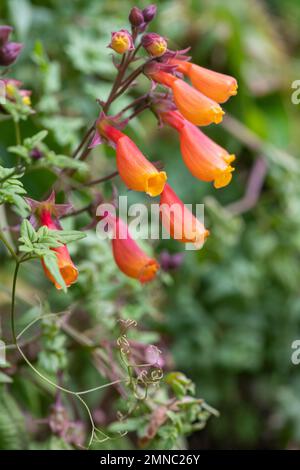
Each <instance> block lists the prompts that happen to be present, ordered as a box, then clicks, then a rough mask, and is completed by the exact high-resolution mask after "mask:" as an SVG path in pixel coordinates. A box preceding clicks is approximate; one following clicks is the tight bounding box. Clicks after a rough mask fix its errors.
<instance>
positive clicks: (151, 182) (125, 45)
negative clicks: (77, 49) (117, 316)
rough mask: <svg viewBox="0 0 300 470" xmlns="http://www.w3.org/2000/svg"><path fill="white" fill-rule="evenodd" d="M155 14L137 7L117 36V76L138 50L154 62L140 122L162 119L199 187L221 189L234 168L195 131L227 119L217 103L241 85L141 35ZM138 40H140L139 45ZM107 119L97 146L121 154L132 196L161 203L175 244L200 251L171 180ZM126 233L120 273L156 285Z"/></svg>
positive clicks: (202, 233) (200, 228)
mask: <svg viewBox="0 0 300 470" xmlns="http://www.w3.org/2000/svg"><path fill="white" fill-rule="evenodd" d="M150 10H151V13H152V14H151V15H150V16H151V19H150V20H149V18H148V17H147V14H146V18H147V21H145V11H146V13H147V12H148V11H150ZM155 12H156V9H155V8H154V6H150V7H149V8H148V10H147V9H146V10H143V11H141V10H140V9H138V8H137V7H134V8H133V9H132V10H131V12H130V15H129V20H130V23H131V25H132V31H131V33H130V32H129V31H128V30H124V29H122V30H120V31H118V32H114V33H112V40H111V43H110V47H111V48H112V49H113V50H114V51H115V52H117V53H118V54H123V58H122V61H121V63H120V64H119V66H118V68H119V74H120V69H121V70H122V66H123V64H124V63H125V64H126V62H128V59H129V63H130V57H131V58H133V57H135V54H136V53H137V51H138V49H139V48H140V47H143V48H144V50H145V51H146V52H147V54H148V55H149V57H150V58H149V60H147V61H146V63H145V64H144V65H143V67H142V68H140V70H141V72H142V73H144V74H145V75H146V76H147V77H148V78H149V79H150V80H151V81H152V83H153V85H152V88H151V92H149V93H148V95H147V97H146V98H145V99H143V97H142V98H141V99H140V103H138V104H137V106H136V114H137V113H138V112H139V110H141V111H143V110H144V109H147V108H148V109H150V110H151V111H152V112H153V113H154V114H155V115H156V116H157V117H158V119H159V122H160V123H163V124H166V125H169V126H171V127H172V128H174V129H175V130H176V131H177V132H178V134H179V139H180V148H181V153H182V158H183V160H184V163H185V165H186V166H187V168H188V169H189V171H190V172H191V173H192V175H193V176H195V177H196V178H198V179H200V180H202V181H206V182H213V184H214V186H215V188H222V187H224V186H226V185H228V184H229V182H230V181H231V179H232V172H233V171H234V168H233V167H232V165H231V163H232V162H233V161H234V159H235V156H234V155H232V154H229V153H228V152H227V151H226V150H225V149H223V148H222V147H221V146H219V145H218V144H217V143H215V142H213V141H212V140H211V139H210V138H209V137H207V136H206V135H205V134H204V133H203V132H202V131H201V130H200V129H199V127H198V126H207V125H210V124H212V123H215V124H218V123H220V122H221V121H222V118H223V115H224V111H223V109H222V108H221V106H220V103H224V102H226V101H227V100H228V99H229V98H230V96H233V95H235V94H236V93H237V82H236V80H235V79H234V78H233V77H230V76H228V75H224V74H221V73H218V72H214V71H212V70H208V69H205V68H203V67H200V66H198V65H196V64H193V63H192V62H190V60H189V57H188V56H186V55H185V53H186V50H185V51H172V50H169V49H168V43H167V40H166V38H164V37H162V36H160V35H159V34H157V33H144V32H145V28H146V26H147V23H149V22H150V21H151V20H152V19H153V17H154V14H155ZM139 34H141V39H140V42H139V43H138V44H137V38H138V36H139ZM136 76H138V74H136ZM136 76H134V78H136ZM184 78H187V79H188V81H189V82H190V83H188V81H186V80H184ZM127 80H128V79H127ZM158 84H159V85H162V86H164V87H166V88H167V89H168V93H167V94H166V93H164V94H162V93H158V92H156V91H155V89H156V86H157V85H158ZM129 85H130V81H128V86H129ZM170 92H171V93H170ZM138 101H139V100H136V102H138ZM103 111H104V112H102V113H101V114H100V117H99V119H98V120H97V125H96V127H97V131H96V137H94V141H97V143H98V142H99V141H106V142H107V143H108V144H109V145H111V146H112V147H113V148H114V149H115V150H116V164H117V169H118V173H119V175H120V177H121V179H122V181H123V182H124V184H125V185H126V186H127V188H128V189H131V190H134V191H143V192H145V193H146V194H147V195H149V196H151V197H155V196H160V215H161V220H162V225H163V226H164V228H165V229H166V230H167V231H169V233H170V235H171V237H173V238H174V239H176V240H178V241H180V242H183V243H194V244H195V245H196V247H201V246H202V245H203V243H204V241H205V239H206V237H207V236H208V234H209V232H208V230H207V229H206V228H205V227H204V225H203V224H202V223H201V222H200V221H199V220H197V219H196V217H194V215H193V214H192V213H191V212H190V210H189V209H187V207H186V206H185V205H184V204H183V202H182V201H181V200H180V199H179V198H178V196H177V195H176V193H175V191H174V189H172V188H171V187H170V185H169V184H168V183H167V182H166V181H167V174H166V172H165V171H159V169H157V168H156V166H155V165H154V164H153V163H151V162H150V161H149V160H148V159H147V158H146V157H145V156H144V154H143V153H142V152H141V150H140V149H139V148H138V147H137V146H136V144H135V143H134V142H133V141H132V140H131V139H130V138H129V137H128V136H127V135H126V134H125V133H124V132H122V131H121V130H120V129H123V127H124V126H125V125H126V124H127V121H126V120H125V121H123V122H121V121H120V120H118V116H115V117H113V116H109V115H108V114H107V113H106V111H107V108H106V107H105V106H104V107H103ZM97 133H98V134H97ZM95 139H96V140H95ZM174 208H175V209H176V210H175V209H174ZM120 223H121V224H122V227H123V224H124V223H123V222H121V221H120V219H118V221H117V224H115V226H116V227H117V229H116V228H115V233H117V232H118V227H119V225H120ZM124 230H125V228H124ZM126 233H127V236H126V237H125V238H124V239H123V240H122V242H121V241H120V240H119V238H118V236H116V237H115V238H114V240H113V243H112V244H113V253H114V257H115V260H116V263H117V265H118V266H119V268H120V269H121V270H122V271H123V272H125V273H126V274H127V275H128V276H131V277H134V278H137V279H139V280H141V281H142V282H145V281H147V280H150V279H152V278H153V277H154V276H155V273H156V272H157V269H158V263H155V262H154V260H149V258H148V257H147V256H146V255H145V254H143V253H142V252H141V250H140V248H138V246H137V244H136V243H135V242H134V241H133V240H132V239H131V237H130V235H129V234H128V232H126ZM149 263H150V264H149ZM145 272H146V273H147V275H145Z"/></svg>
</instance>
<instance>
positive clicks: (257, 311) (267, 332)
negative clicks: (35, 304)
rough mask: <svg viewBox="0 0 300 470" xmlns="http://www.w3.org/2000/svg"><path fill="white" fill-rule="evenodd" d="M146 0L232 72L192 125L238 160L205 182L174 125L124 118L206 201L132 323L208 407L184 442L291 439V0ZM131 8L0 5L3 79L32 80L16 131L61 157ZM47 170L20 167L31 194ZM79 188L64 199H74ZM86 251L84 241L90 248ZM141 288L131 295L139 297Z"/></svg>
mask: <svg viewBox="0 0 300 470" xmlns="http://www.w3.org/2000/svg"><path fill="white" fill-rule="evenodd" d="M156 3H157V6H158V15H157V18H156V20H155V21H154V22H153V25H152V26H151V30H154V31H156V32H159V33H160V34H162V35H165V36H167V37H168V39H169V47H170V48H172V49H178V48H179V49H182V48H185V47H187V46H191V55H192V57H193V62H195V63H197V64H200V65H204V66H207V67H209V68H212V69H214V70H217V71H219V72H224V73H229V74H230V75H233V76H235V77H236V78H237V80H238V82H239V93H238V95H237V96H236V97H234V98H232V99H231V100H230V101H229V102H228V103H226V104H225V106H224V109H225V111H226V112H227V115H228V119H225V120H224V125H220V126H210V127H209V128H206V129H205V132H207V134H208V135H210V136H211V137H213V138H214V139H215V140H216V141H217V142H218V143H219V144H221V145H223V146H224V147H225V148H226V149H228V150H230V153H235V154H236V155H237V161H236V171H235V174H234V178H233V181H232V183H231V184H230V186H228V187H227V188H225V189H222V190H219V191H216V190H215V189H213V188H212V187H211V186H210V185H209V184H206V183H201V182H200V181H197V180H196V179H194V178H193V177H192V176H191V175H190V174H189V173H188V170H187V169H186V168H185V167H184V165H183V163H182V159H181V155H180V151H179V145H178V140H177V136H175V134H174V133H173V132H172V131H171V130H169V129H163V130H158V128H157V124H156V121H155V119H154V118H153V117H152V116H151V115H150V113H149V114H148V113H145V114H144V115H142V116H141V117H139V118H138V119H137V120H135V121H134V122H133V123H132V124H131V129H130V135H132V136H134V139H135V141H136V142H137V143H140V145H141V146H142V148H143V149H144V150H145V151H146V153H147V154H148V155H149V156H150V157H151V159H152V160H153V161H157V160H161V161H163V162H164V164H165V167H166V171H167V172H168V175H169V180H170V183H171V184H172V185H173V186H174V188H176V191H177V193H178V195H179V196H180V197H181V198H182V199H183V200H184V201H185V202H186V203H200V202H204V203H205V217H206V225H207V226H208V227H209V229H210V231H211V236H210V237H209V239H208V241H207V243H206V244H205V247H204V248H203V249H202V250H201V251H199V252H185V254H184V261H183V264H182V266H181V267H180V269H178V270H176V272H172V273H171V274H170V275H169V276H168V277H166V279H162V281H161V285H160V288H159V289H160V298H159V307H158V310H159V315H151V313H149V314H147V313H146V320H145V321H146V324H147V325H148V327H151V328H152V329H153V331H155V332H156V334H158V335H160V338H163V339H161V341H162V342H163V343H164V344H165V345H166V349H168V350H169V351H170V352H171V354H172V357H173V359H172V361H173V364H174V367H175V368H176V369H178V370H182V371H183V372H185V373H186V374H187V375H188V376H189V377H190V378H191V379H192V380H193V381H194V382H195V384H196V386H197V391H198V394H200V396H201V397H204V398H205V400H206V401H208V403H210V404H211V405H212V406H214V407H215V408H217V409H218V410H219V411H220V417H219V418H213V419H212V420H210V421H209V423H208V425H207V427H206V428H205V429H204V430H203V431H201V432H199V433H197V432H196V433H194V434H192V435H191V436H190V437H189V444H190V446H191V448H196V449H198V448H251V449H254V448H288V447H291V448H299V446H300V398H299V397H300V375H299V373H300V365H299V366H296V365H293V364H292V362H291V354H292V349H291V344H292V342H293V341H294V340H295V339H300V296H299V294H300V282H299V281H300V274H299V272H300V271H299V253H300V198H299V197H300V185H299V181H300V179H299V177H300V160H299V145H300V133H299V126H300V117H299V116H300V115H299V106H297V105H293V104H292V102H291V93H292V88H291V84H292V82H293V81H294V80H296V79H300V60H299V53H298V51H299V47H300V36H299V24H300V3H299V1H298V0H285V1H284V2H282V1H280V0H268V1H267V0H265V1H262V0H261V1H259V0H253V1H251V2H249V1H246V0H228V1H226V2H224V1H223V0H207V1H205V0H194V1H193V0H186V1H182V0H178V1H177V0H166V1H163V0H162V1H158V2H156ZM134 5H137V6H139V7H144V6H145V5H147V2H144V1H139V2H131V1H127V0H122V1H121V0H118V1H115V0H109V1H102V0H72V1H70V0H65V1H61V0H43V1H42V0H9V1H8V0H2V2H1V6H0V18H1V23H4V24H5V23H8V24H12V25H13V26H14V28H15V38H17V39H18V40H19V41H22V42H24V43H25V49H24V51H23V53H22V55H21V57H20V59H19V61H18V63H17V65H16V66H15V67H14V70H13V75H14V77H15V78H18V79H20V80H22V81H23V82H24V85H25V88H31V89H32V90H33V97H32V102H33V107H34V108H35V109H36V110H37V111H38V115H37V116H33V118H32V119H31V120H30V121H28V122H26V123H25V124H24V125H23V129H22V131H23V133H24V135H25V136H26V135H32V134H33V133H34V132H37V131H38V130H40V129H41V128H43V127H45V128H47V129H49V130H50V135H49V138H48V141H47V143H48V145H49V146H50V147H53V148H54V149H63V151H64V153H65V154H69V153H70V150H71V149H72V148H74V146H75V145H76V142H78V140H79V138H80V136H81V135H82V134H83V131H84V129H85V127H86V125H87V123H90V122H92V120H93V119H94V117H95V116H96V115H97V113H98V106H97V104H96V102H95V99H96V98H102V99H105V96H107V93H108V91H109V86H110V83H111V80H112V78H113V75H114V68H113V66H112V64H111V56H110V50H109V49H107V48H106V46H107V44H108V43H109V38H110V32H111V31H115V30H117V29H119V28H122V27H127V15H128V11H129V9H130V7H132V6H134ZM43 54H47V56H48V58H49V62H47V64H48V65H47V64H46V65H45V64H43V61H42V57H43ZM145 83H146V82H145ZM145 83H144V82H143V80H142V81H141V84H140V85H139V87H140V89H141V90H142V89H143V87H144V86H145ZM132 93H133V95H134V94H135V93H136V92H135V91H133V92H132ZM126 99H128V98H124V99H122V100H121V102H120V103H119V102H116V107H115V108H114V110H115V111H117V110H119V109H120V108H121V107H122V105H123V104H124V103H125V104H126ZM0 136H1V137H0V150H1V155H2V158H3V160H6V162H8V161H9V156H8V154H7V153H6V151H5V148H6V147H7V145H12V141H13V139H14V137H13V129H12V128H11V126H9V124H8V123H7V122H3V123H1V134H0ZM112 155H113V154H112V153H111V152H109V151H107V149H104V150H103V149H102V148H98V149H96V150H95V151H94V153H93V162H94V163H93V165H94V166H93V170H90V171H91V174H92V175H93V174H94V175H95V172H98V173H99V176H101V175H105V174H107V173H109V171H110V169H112V170H113V169H114V160H113V158H111V157H112ZM54 179H55V178H54V176H53V175H52V174H51V173H49V172H45V171H39V170H37V171H34V170H33V171H32V172H31V173H29V174H27V175H26V176H25V177H24V183H25V186H26V188H27V189H28V192H29V194H30V195H31V196H32V197H35V198H38V197H41V196H42V195H43V194H44V193H45V191H46V190H47V189H48V188H50V187H51V184H52V182H53V181H54ZM119 188H120V192H121V193H124V194H125V193H126V191H125V190H124V187H123V186H122V185H121V184H119ZM107 191H109V188H107ZM245 195H247V196H246V198H245ZM76 197H77V199H76ZM76 197H75V200H74V201H75V203H76V202H78V201H81V200H82V199H81V198H82V195H81V196H79V195H77V196H76ZM130 198H131V200H132V201H139V200H142V197H141V196H139V197H137V196H136V195H133V194H131V195H130ZM79 205H80V204H79ZM82 243H83V245H84V242H82ZM84 246H85V248H87V252H89V249H88V246H86V245H84ZM164 249H167V250H168V251H169V252H170V253H177V252H178V251H180V250H182V249H183V248H182V247H181V246H179V245H178V244H177V243H175V242H171V241H165V242H162V243H160V244H159V245H158V246H157V247H156V251H157V252H159V251H162V250H164ZM74 250H75V248H74ZM104 251H105V250H104ZM95 252H96V249H95V246H93V251H92V252H91V251H90V257H91V259H93V256H95V255H93V253H94V254H95ZM91 253H92V254H91ZM100 261H101V260H100ZM8 269H9V268H8ZM36 269H37V268H36ZM99 269H100V268H99ZM109 275H110V274H108V275H107V278H106V280H107V279H108V277H109ZM24 282H27V281H26V280H24ZM34 282H36V281H34ZM38 282H40V281H38ZM104 283H105V281H104ZM83 284H84V279H83V281H82V285H83ZM104 285H105V284H104ZM24 289H25V290H26V289H27V291H26V292H27V293H28V288H27V287H26V286H25V287H24ZM77 289H78V291H76V292H75V298H76V296H77V298H78V297H82V296H83V298H84V299H85V300H84V302H85V303H86V305H88V306H87V308H90V303H89V302H92V300H93V299H94V302H96V303H97V302H104V300H103V299H102V300H101V298H100V297H101V295H102V293H101V289H99V290H98V291H97V290H94V291H93V292H86V290H85V291H84V288H83V287H82V286H81V290H80V287H78V288H77ZM98 294H99V296H100V297H99V299H100V300H99V299H97V295H98ZM49 295H50V294H49ZM138 295H139V296H140V297H138V299H140V300H139V302H140V304H139V305H141V303H143V302H145V299H144V297H143V292H140V291H139V293H138ZM84 296H85V297H84ZM91 297H93V299H92V300H91ZM150 297H151V296H150ZM95 298H96V299H97V300H95ZM50 299H51V295H50ZM142 299H143V300H142ZM105 301H106V300H105ZM53 302H54V305H55V308H56V310H57V309H58V308H59V307H60V306H61V302H62V301H61V300H57V297H53ZM149 302H150V303H151V302H152V300H151V299H150V300H149ZM129 303H130V302H129ZM62 305H64V304H63V302H62ZM150 306H151V305H148V308H149V310H151V308H150ZM128 308H129V307H128ZM136 308H138V307H136ZM139 308H141V307H139ZM133 312H134V310H133V306H132V308H131V310H130V315H131V316H132V315H135V313H133ZM143 314H144V313H143ZM99 315H100V314H99ZM136 318H140V314H139V313H136ZM106 320H107V322H109V314H107V317H106ZM110 321H111V320H110ZM82 360H83V359H82ZM82 383H83V384H85V382H84V378H83V379H82ZM20 390H21V391H19V392H18V391H17V392H16V396H18V394H19V395H22V393H25V392H24V386H23V388H22V387H20ZM22 390H23V392H22ZM20 402H21V403H22V399H21V398H20ZM27 404H28V403H27ZM41 406H42V404H41ZM37 413H38V412H37Z"/></svg>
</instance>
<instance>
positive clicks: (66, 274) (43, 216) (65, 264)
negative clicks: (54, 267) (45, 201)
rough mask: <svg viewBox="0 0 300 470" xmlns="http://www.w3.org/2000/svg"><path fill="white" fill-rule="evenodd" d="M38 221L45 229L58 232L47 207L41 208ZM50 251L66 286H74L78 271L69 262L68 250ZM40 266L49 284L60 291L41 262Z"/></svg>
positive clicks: (62, 247)
mask: <svg viewBox="0 0 300 470" xmlns="http://www.w3.org/2000/svg"><path fill="white" fill-rule="evenodd" d="M40 221H41V225H46V227H48V228H49V229H50V230H60V226H59V224H58V223H57V222H56V221H55V220H53V218H52V216H51V211H49V210H47V207H45V208H41V212H40ZM52 250H53V251H55V253H56V257H57V263H58V267H59V270H60V274H61V276H62V277H63V279H64V281H65V283H66V286H67V287H69V286H70V285H71V284H74V282H76V281H77V278H78V270H77V268H76V266H75V265H74V264H73V261H72V260H71V257H70V254H69V250H68V248H67V247H66V245H63V246H59V247H58V248H52ZM42 266H43V268H44V272H45V274H46V276H47V277H48V279H50V281H51V282H53V284H54V285H55V287H56V289H61V286H60V285H59V284H58V283H57V282H56V281H55V279H54V278H53V276H52V274H51V273H50V272H49V270H48V269H47V267H46V265H45V263H44V261H43V260H42Z"/></svg>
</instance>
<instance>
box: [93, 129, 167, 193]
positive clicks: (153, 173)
mask: <svg viewBox="0 0 300 470" xmlns="http://www.w3.org/2000/svg"><path fill="white" fill-rule="evenodd" d="M98 131H99V133H100V135H104V136H105V137H106V138H108V139H109V140H110V141H113V142H114V143H115V145H116V152H117V155H116V156H117V167H118V171H119V174H120V177H121V178H122V180H123V181H124V183H125V184H126V186H127V187H128V188H129V189H133V190H134V191H144V192H145V193H147V194H149V196H153V197H154V196H158V195H159V194H160V193H161V192H162V190H163V188H164V185H165V182H166V180H167V175H166V173H165V172H164V171H158V170H157V169H156V168H155V166H154V165H153V164H152V163H151V162H149V161H148V160H147V158H145V157H144V155H143V154H142V152H141V151H140V150H139V149H138V147H137V146H136V145H135V143H134V142H132V140H131V139H130V138H129V137H127V135H125V134H123V133H122V132H120V131H119V130H118V129H116V128H114V127H113V126H110V125H109V124H107V123H106V122H105V121H101V122H100V123H99V124H98Z"/></svg>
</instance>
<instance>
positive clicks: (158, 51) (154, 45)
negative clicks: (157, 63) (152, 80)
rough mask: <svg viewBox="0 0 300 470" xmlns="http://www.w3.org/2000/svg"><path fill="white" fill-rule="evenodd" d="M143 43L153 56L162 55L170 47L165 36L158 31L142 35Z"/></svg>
mask: <svg viewBox="0 0 300 470" xmlns="http://www.w3.org/2000/svg"><path fill="white" fill-rule="evenodd" d="M142 45H143V47H144V48H145V49H146V51H147V52H148V54H150V55H151V56H152V57H160V56H162V55H163V54H164V53H165V52H166V50H167V48H168V44H167V41H166V40H165V38H163V37H162V36H160V35H159V34H156V33H148V34H145V35H144V36H143V37H142Z"/></svg>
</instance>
